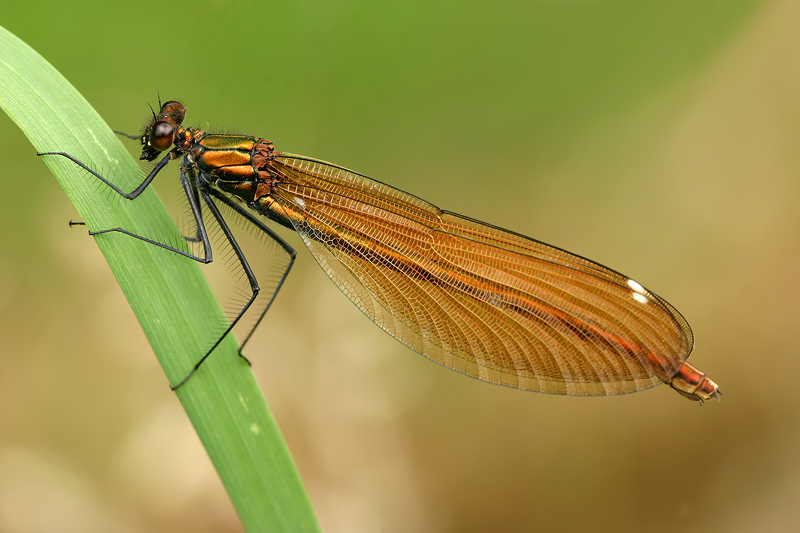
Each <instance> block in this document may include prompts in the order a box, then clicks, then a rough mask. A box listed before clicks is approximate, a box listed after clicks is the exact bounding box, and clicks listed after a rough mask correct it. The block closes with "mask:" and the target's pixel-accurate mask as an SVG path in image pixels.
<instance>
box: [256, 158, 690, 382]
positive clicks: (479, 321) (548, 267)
mask: <svg viewBox="0 0 800 533" xmlns="http://www.w3.org/2000/svg"><path fill="white" fill-rule="evenodd" d="M270 170H271V171H272V172H273V173H274V174H275V175H277V177H278V183H277V184H275V185H274V186H273V188H272V190H271V192H270V195H269V197H265V199H264V200H265V201H264V203H263V204H262V207H263V210H264V212H265V213H268V216H271V217H273V218H277V219H283V221H284V222H285V223H286V221H288V222H289V223H290V224H291V225H292V226H293V227H294V228H295V230H296V231H297V232H298V233H299V234H300V235H301V236H302V238H303V240H304V241H305V243H306V246H308V248H309V250H310V251H311V253H312V254H313V255H314V257H315V258H316V260H317V262H318V263H319V264H320V266H321V267H322V268H323V270H325V272H326V273H327V274H328V276H329V277H330V278H331V279H332V280H333V282H334V283H336V285H337V286H338V287H339V288H340V289H341V290H342V292H344V293H345V295H346V296H347V297H348V298H349V299H350V300H351V301H352V302H353V303H354V304H356V305H357V306H358V308H359V309H361V311H363V312H364V314H366V315H367V316H368V317H369V318H370V319H371V320H372V321H374V322H375V323H376V324H377V325H378V326H380V327H381V328H382V329H383V330H384V331H386V332H387V333H389V334H390V335H392V336H393V337H395V338H396V339H398V340H399V341H400V342H402V343H403V344H405V345H406V346H408V347H410V348H411V349H413V350H415V351H417V352H419V353H421V354H422V355H424V356H426V357H428V358H430V359H432V360H433V361H436V362H438V363H440V364H442V365H444V366H446V367H449V368H452V369H454V370H456V371H458V372H461V373H464V374H467V375H469V376H472V377H475V378H477V379H480V380H483V381H488V382H492V383H498V384H501V385H506V386H509V387H515V388H520V389H526V390H532V391H539V392H547V393H554V394H570V395H579V396H590V395H593V396H594V395H614V394H623V393H628V392H635V391H639V390H643V389H647V388H650V387H652V386H654V385H657V384H659V383H662V382H668V381H670V379H671V378H672V377H673V376H674V375H675V373H676V372H677V371H678V369H679V368H680V367H681V365H682V364H683V361H684V360H685V359H686V357H687V356H688V355H689V353H690V352H691V350H692V347H693V338H692V332H691V329H690V328H689V326H688V324H687V323H686V321H685V320H684V318H683V317H682V316H681V315H680V313H678V312H677V311H676V310H675V309H674V308H673V307H672V306H671V305H669V304H668V303H667V302H666V301H664V300H663V299H662V298H660V297H659V296H657V295H656V294H654V293H652V292H650V291H648V290H647V289H645V288H643V287H642V286H641V285H640V284H638V283H637V282H635V281H633V280H631V279H630V278H628V277H626V276H623V275H622V274H620V273H618V272H616V271H614V270H611V269H609V268H606V267H604V266H602V265H600V264H598V263H595V262H593V261H590V260H588V259H585V258H583V257H580V256H577V255H575V254H571V253H569V252H567V251H565V250H561V249H559V248H556V247H553V246H549V245H547V244H544V243H542V242H539V241H536V240H533V239H530V238H528V237H525V236H522V235H519V234H516V233H513V232H510V231H507V230H504V229H502V228H498V227H495V226H491V225H489V224H485V223H483V222H479V221H476V220H472V219H469V218H466V217H462V216H460V215H457V214H454V213H449V212H446V211H442V210H441V209H439V208H437V207H435V206H433V205H431V204H429V203H427V202H425V201H423V200H421V199H419V198H417V197H415V196H412V195H410V194H407V193H405V192H403V191H400V190H398V189H394V188H392V187H390V186H388V185H386V184H383V183H380V182H378V181H375V180H372V179H369V178H367V177H366V176H363V175H360V174H358V173H355V172H352V171H349V170H347V169H344V168H342V167H339V166H336V165H332V164H330V163H326V162H323V161H318V160H314V159H310V158H306V157H304V156H298V155H292V154H281V155H279V156H277V157H276V158H275V159H273V160H272V161H271V162H270Z"/></svg>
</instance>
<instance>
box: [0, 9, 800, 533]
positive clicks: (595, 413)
mask: <svg viewBox="0 0 800 533" xmlns="http://www.w3.org/2000/svg"><path fill="white" fill-rule="evenodd" d="M129 5H130V7H127V6H129ZM798 23H800V4H798V3H794V2H757V1H755V0H748V1H745V0H728V1H725V2H720V1H710V0H709V1H696V0H695V1H689V0H671V1H665V0H661V1H652V2H640V1H633V0H627V1H623V0H573V1H569V2H556V1H527V2H516V3H494V4H490V3H486V2H474V1H463V0H462V1H458V2H456V1H452V2H449V1H448V2H417V1H414V0H409V1H406V2H398V3H377V2H363V1H361V2H358V1H341V2H308V1H305V2H292V3H289V2H258V3H255V2H219V1H216V2H211V1H200V2H191V3H189V2H179V1H178V2H170V3H162V2H146V1H143V2H137V3H136V4H135V5H134V4H122V3H120V4H119V5H117V4H114V3H108V2H81V3H73V2H63V3H59V4H57V5H55V6H47V7H46V8H44V7H42V6H40V5H33V4H31V3H24V2H16V3H13V4H12V5H8V6H5V7H4V10H3V13H2V15H1V16H0V24H2V25H4V26H5V27H7V28H8V29H9V30H10V31H12V32H14V33H16V34H17V35H18V36H19V37H21V38H22V39H23V40H25V41H26V42H28V43H29V44H30V45H31V46H32V47H34V48H35V49H36V50H38V52H39V53H41V54H42V55H43V56H44V57H45V58H47V59H48V60H49V61H50V62H51V63H53V64H54V65H55V66H56V68H58V69H59V70H60V71H61V72H62V73H63V74H64V75H65V76H66V77H67V78H68V79H69V80H70V81H71V82H72V83H73V84H74V85H75V86H76V87H77V88H78V89H79V90H80V91H81V92H82V93H83V94H84V95H85V96H86V98H87V99H88V100H89V101H90V102H91V103H92V104H93V105H94V106H95V108H96V109H97V110H98V111H99V112H100V114H101V115H103V116H104V117H105V119H106V120H107V122H108V123H109V124H110V125H111V126H112V127H114V128H116V129H123V130H126V131H137V130H138V129H139V127H140V126H141V125H142V124H143V122H144V121H145V120H146V118H147V114H148V112H149V110H148V108H147V103H148V102H149V103H151V104H153V105H155V103H156V91H157V90H159V91H160V93H161V95H162V97H163V98H165V99H180V100H181V101H183V102H184V103H185V104H186V105H187V106H188V107H189V114H188V118H187V124H189V125H195V126H199V127H203V128H207V129H208V130H210V131H236V132H244V133H250V134H253V135H259V136H263V137H266V138H269V139H271V140H272V141H274V142H275V145H276V148H277V149H278V150H286V151H291V152H297V153H302V154H306V155H309V156H313V157H318V158H321V159H326V160H329V161H333V162H336V163H339V164H342V165H344V166H347V167H350V168H353V169H356V170H359V171H361V172H364V173H366V174H367V175H369V176H372V177H375V178H377V179H379V180H382V181H386V182H388V183H390V184H392V185H394V186H397V187H399V188H402V189H404V190H407V191H409V192H411V193H414V194H416V195H419V196H421V197H423V198H425V199H426V200H429V201H431V202H433V203H435V204H437V205H439V206H441V207H443V208H446V209H450V210H454V211H457V212H460V213H463V214H466V215H469V216H472V217H475V218H478V219H481V220H486V221H488V222H491V223H493V224H497V225H501V226H504V227H507V228H509V229H513V230H515V231H518V232H521V233H524V234H527V235H530V236H532V237H535V238H538V239H541V240H544V241H545V242H549V243H552V244H555V245H558V246H560V247H563V248H566V249H568V250H571V251H574V252H576V253H579V254H581V255H585V256H588V257H590V258H592V259H595V260H597V261H600V262H601V263H604V264H606V265H609V266H611V267H612V268H615V269H618V270H620V271H622V272H625V273H626V274H628V275H631V276H632V277H634V278H635V279H637V280H639V281H641V282H642V283H643V284H645V285H646V286H647V287H649V288H651V289H652V290H654V291H656V292H658V293H659V294H661V295H662V296H664V297H665V298H666V299H667V300H669V301H670V302H671V303H673V304H674V305H675V306H676V307H677V308H678V309H680V310H681V312H682V313H683V314H684V315H685V316H686V318H687V319H688V320H689V322H690V323H691V324H692V327H693V329H694V332H695V336H696V340H697V348H696V350H695V352H694V353H693V355H692V357H691V359H690V360H691V362H692V363H693V364H695V365H696V366H698V367H699V368H701V369H702V370H704V371H705V372H707V373H708V374H709V375H710V376H711V378H712V379H714V380H715V381H716V382H717V383H719V384H720V386H721V388H722V390H723V391H724V392H725V396H724V398H723V401H722V402H721V403H719V404H717V403H716V402H714V403H712V404H709V405H706V406H704V407H702V408H700V407H698V406H697V405H695V404H692V403H690V402H688V401H686V400H684V399H683V398H681V397H680V396H678V395H677V394H675V393H674V392H673V391H672V390H671V389H669V388H668V387H659V388H656V389H654V390H652V391H647V392H643V393H639V394H635V395H629V396H622V397H614V398H599V399H598V398H595V399H591V398H588V399H587V398H567V397H554V396H547V395H541V394H531V393H525V392H520V391H515V390H510V389H504V388H502V387H494V386H490V385H486V384H484V383H479V382H477V381H474V380H470V379H467V378H464V377H463V376H460V375H458V374H455V373H453V372H451V371H448V370H446V369H444V368H441V367H439V366H437V365H434V364H431V363H429V362H428V361H426V360H425V359H424V358H422V357H420V356H418V355H416V354H414V353H413V352H411V351H409V350H407V349H405V348H404V347H403V346H401V345H400V344H399V343H397V342H395V341H393V340H392V339H391V338H390V337H388V336H386V335H385V334H383V333H382V332H380V331H379V330H378V329H377V328H376V327H374V326H373V325H372V324H371V323H370V322H369V321H368V320H367V319H366V318H365V317H364V316H363V315H361V313H360V312H359V311H358V310H357V309H356V308H355V307H354V306H352V305H351V304H350V303H349V302H348V301H347V300H346V299H345V298H344V297H342V296H341V295H340V294H339V292H338V290H337V289H336V288H335V287H334V285H333V284H332V283H330V282H329V281H328V279H327V278H326V276H325V275H324V274H323V273H322V272H320V270H319V268H318V267H317V266H316V264H315V262H314V260H313V259H312V258H311V256H310V255H309V254H308V253H307V252H306V251H305V250H304V246H303V244H302V242H301V241H300V240H299V239H298V238H297V237H291V242H292V244H293V245H294V246H295V247H296V248H297V250H298V252H299V254H298V263H297V265H296V269H295V271H293V273H292V276H291V277H290V279H289V281H288V283H287V285H286V287H285V289H284V291H283V292H282V293H281V295H280V297H279V298H278V299H277V301H276V305H275V307H273V309H272V310H271V311H270V313H269V315H268V320H266V323H265V324H264V325H263V326H262V327H261V329H260V331H259V332H258V334H257V337H256V338H255V340H254V341H253V344H252V345H250V346H249V347H248V348H249V349H248V351H247V353H248V355H249V357H250V359H251V360H253V362H254V367H253V368H254V371H255V373H256V374H257V377H258V379H259V381H260V382H261V384H262V386H263V388H264V391H265V394H266V396H267V399H268V401H269V402H270V404H271V406H272V407H273V409H274V411H275V414H276V416H277V418H278V421H279V423H280V424H281V427H282V429H283V431H284V433H285V436H286V439H287V441H288V444H289V447H290V449H291V450H292V453H293V455H294V457H295V460H296V462H297V464H298V468H299V470H300V473H301V475H302V477H303V479H304V481H305V483H306V486H307V489H308V491H309V494H310V497H311V500H312V502H313V504H314V506H315V508H316V510H317V513H318V515H319V518H320V521H321V523H322V525H323V528H324V529H325V530H326V531H347V532H352V531H367V532H371V531H414V532H424V531H436V532H439V531H489V530H493V531H587V530H592V531H634V530H642V529H647V530H648V531H673V530H675V529H680V530H684V531H701V530H702V531H706V530H708V529H710V528H715V529H716V530H720V531H753V530H756V529H759V530H773V531H778V530H782V531H787V530H793V529H796V528H798V527H800V513H798V510H797V501H798V498H800V455H799V454H798V452H797V450H798V448H799V447H800V415H798V410H797V408H796V406H797V403H798V400H797V398H796V394H795V391H794V388H795V387H794V385H795V380H794V377H793V376H795V375H797V374H798V370H800V358H798V357H797V355H798V347H797V342H796V331H797V328H798V326H797V323H798V311H800V309H798V296H800V282H798V276H797V275H796V273H794V274H793V271H794V269H795V268H797V267H796V264H797V261H795V260H797V259H800V257H798V256H800V247H798V239H797V237H798V234H799V233H798V230H800V210H798V208H797V199H798V176H800V150H798V149H797V146H798V141H800V126H798V124H800V120H798V118H800V96H798V95H800V90H798V89H800V42H799V41H800V36H798V32H797V26H798ZM2 53H3V51H2V50H0V54H2ZM0 139H2V142H1V143H0V169H2V177H0V179H2V180H3V183H4V184H5V186H4V194H2V195H0V222H2V230H0V323H1V324H2V327H0V531H55V530H58V531H108V530H114V531H130V532H137V531H239V530H241V525H240V524H239V522H238V519H237V518H236V516H235V514H234V512H233V508H232V506H231V504H230V502H229V500H228V499H227V496H226V494H225V493H224V491H223V489H222V487H221V485H220V483H219V481H218V479H217V478H216V474H215V472H214V471H213V469H212V468H211V465H210V463H209V462H208V459H207V458H206V456H205V454H204V451H203V449H202V448H201V447H200V444H199V442H198V441H197V437H196V436H195V435H194V433H193V431H192V429H191V427H190V426H189V424H188V422H187V420H186V419H185V417H184V415H183V412H182V410H181V408H180V405H179V404H178V402H177V400H176V399H175V397H174V395H173V394H172V393H171V392H170V390H169V388H168V385H167V381H166V379H165V377H164V376H163V374H162V373H161V370H160V368H159V367H158V365H157V363H156V361H155V358H154V357H152V355H151V351H150V348H149V346H148V344H147V342H146V340H145V339H144V336H143V335H142V333H141V330H140V328H139V326H138V324H137V323H136V321H135V319H134V317H133V315H132V313H131V312H130V310H129V308H128V306H127V303H126V302H125V300H124V299H123V297H122V294H121V293H120V291H119V289H118V287H117V285H116V283H115V281H114V279H113V278H112V276H111V274H110V272H109V270H108V267H107V265H106V264H105V262H104V261H103V258H102V256H101V255H100V253H99V252H98V250H97V247H96V246H95V245H94V242H93V241H92V239H91V238H89V237H87V236H86V235H85V233H84V232H83V231H82V230H70V229H69V228H68V227H67V221H69V220H70V219H73V218H76V214H75V212H74V209H73V208H72V207H71V205H70V203H69V202H68V200H67V199H66V197H65V195H64V194H63V192H62V191H61V190H60V189H59V188H58V186H57V184H56V182H55V179H54V178H53V177H52V175H50V173H49V172H48V170H47V169H46V167H45V165H44V164H43V163H42V162H41V161H40V160H39V159H38V158H37V157H36V156H35V154H34V150H33V148H32V147H31V146H30V144H29V143H28V142H27V141H26V139H25V138H24V136H23V135H22V134H21V133H20V132H19V131H18V130H17V129H16V128H15V126H14V125H13V124H12V123H11V122H10V120H8V119H7V118H6V117H5V116H4V115H3V116H0ZM131 151H132V153H134V152H136V150H135V146H133V145H132V146H131ZM176 177H177V169H176V168H174V167H172V168H170V169H168V170H166V171H165V172H164V175H163V176H159V179H158V180H156V187H157V188H158V189H159V191H162V192H164V193H167V194H164V195H163V196H167V197H169V195H170V193H173V192H174V191H175V189H176V185H175V183H176ZM175 211H177V207H176V209H175ZM792 265H795V266H794V267H793V266H792ZM756 371H757V372H756ZM759 376H760V377H759Z"/></svg>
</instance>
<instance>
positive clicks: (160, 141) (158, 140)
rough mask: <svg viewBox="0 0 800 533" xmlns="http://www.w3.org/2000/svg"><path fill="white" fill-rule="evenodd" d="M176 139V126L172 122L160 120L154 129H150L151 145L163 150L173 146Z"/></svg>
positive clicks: (160, 150)
mask: <svg viewBox="0 0 800 533" xmlns="http://www.w3.org/2000/svg"><path fill="white" fill-rule="evenodd" d="M174 140H175V128H173V127H172V124H170V123H169V122H166V121H164V120H159V121H158V122H156V123H155V124H154V125H153V129H152V130H151V131H150V146H152V147H153V148H155V149H156V150H158V151H159V152H163V151H164V150H168V149H169V147H170V146H172V142H173V141H174Z"/></svg>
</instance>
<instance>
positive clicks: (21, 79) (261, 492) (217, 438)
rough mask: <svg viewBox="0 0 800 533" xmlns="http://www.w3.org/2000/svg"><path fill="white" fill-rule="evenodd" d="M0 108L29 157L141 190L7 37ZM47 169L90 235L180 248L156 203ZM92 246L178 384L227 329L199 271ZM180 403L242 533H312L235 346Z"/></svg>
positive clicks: (131, 168) (78, 105)
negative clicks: (26, 143)
mask: <svg viewBox="0 0 800 533" xmlns="http://www.w3.org/2000/svg"><path fill="white" fill-rule="evenodd" d="M0 107H2V108H3V110H4V111H5V112H6V113H7V114H8V115H9V117H11V119H12V120H13V121H14V122H15V123H16V124H17V125H18V126H19V127H20V129H21V130H22V131H23V132H24V133H25V135H26V136H27V137H28V139H29V140H30V141H31V143H32V144H33V147H34V148H35V149H34V148H32V149H31V151H30V154H28V156H29V157H36V155H35V152H36V151H40V152H45V151H62V152H68V153H70V154H72V155H74V156H75V157H77V158H78V159H80V160H81V161H83V162H84V163H86V164H87V165H88V166H89V167H91V168H94V169H96V170H98V171H99V172H101V173H104V175H106V176H109V177H110V178H111V179H112V180H113V181H115V183H117V184H119V185H121V186H122V187H123V189H127V190H131V189H132V188H133V186H134V185H135V184H136V183H137V182H138V181H140V180H141V178H142V175H141V171H140V170H139V168H138V166H137V165H136V164H135V163H134V162H133V160H132V159H131V157H130V155H129V154H128V152H127V151H126V150H125V148H124V147H123V145H122V144H121V142H120V141H119V140H118V139H117V138H116V136H115V135H114V133H113V132H112V131H111V130H110V129H109V127H108V126H107V125H106V124H105V123H104V122H103V120H102V119H101V118H100V117H99V116H98V114H97V113H96V112H95V111H94V109H92V107H91V106H90V105H89V103H88V102H87V101H86V100H85V99H84V98H83V97H82V96H81V95H80V94H78V92H77V91H76V90H75V88H74V87H72V85H70V83H69V82H68V81H67V80H66V79H64V78H63V77H62V76H61V74H59V73H58V71H56V70H55V69H54V68H53V67H52V65H50V64H49V63H48V62H47V61H45V60H44V59H43V58H42V57H41V56H39V55H38V54H37V53H36V52H35V51H34V50H32V49H31V48H30V47H28V46H27V45H26V44H25V43H23V42H21V41H20V40H19V39H17V38H16V37H15V36H14V35H12V34H10V33H9V32H7V31H6V30H5V29H3V28H2V27H0ZM21 157H25V155H24V154H21ZM42 159H43V160H44V162H45V163H46V164H47V166H48V167H50V169H51V170H52V172H53V174H54V175H55V176H56V178H57V179H58V181H59V182H60V183H61V185H62V186H63V188H64V190H65V191H66V192H67V195H68V196H69V198H70V199H71V200H72V202H73V203H74V204H75V207H76V208H77V210H78V212H79V213H80V215H81V216H82V217H83V220H84V221H85V222H86V223H87V226H88V227H89V228H92V229H101V228H112V227H124V228H126V229H129V230H131V231H135V232H137V233H140V234H144V235H149V236H157V237H165V238H167V239H171V240H172V242H176V241H178V240H180V239H181V236H180V233H179V232H178V229H177V227H176V226H175V224H174V222H173V221H172V219H171V217H170V216H169V214H168V213H167V212H166V210H165V209H164V206H163V204H162V203H161V201H160V200H159V198H158V197H157V196H156V194H155V192H154V191H152V190H148V191H146V192H145V193H144V194H142V195H141V196H140V197H139V198H137V199H136V200H135V201H129V200H125V199H123V198H120V197H119V196H118V195H116V194H114V193H113V192H112V191H110V190H109V189H108V188H107V187H105V186H104V185H103V184H102V183H99V181H98V180H97V179H96V178H94V177H92V176H90V175H88V174H87V173H86V172H84V171H82V170H81V169H79V168H78V167H77V166H75V165H74V164H72V163H71V162H69V161H67V160H66V159H64V158H61V157H44V158H42ZM76 238H81V237H80V235H76ZM85 238H89V237H85ZM96 241H97V244H98V246H99V247H100V250H101V251H102V253H103V254H104V255H105V257H106V259H107V260H108V263H109V265H110V266H111V269H112V271H113V272H114V275H115V276H116V278H117V280H118V281H119V284H120V286H121V287H122V290H123V292H124V293H125V296H126V297H127V299H128V301H129V302H130V305H131V307H132V308H133V311H134V312H135V314H136V316H137V318H138V319H139V322H140V323H141V325H142V329H143V330H144V332H145V335H146V336H147V338H148V340H149V341H150V344H151V346H152V348H153V351H154V352H155V354H156V357H157V358H158V361H159V363H160V364H161V366H162V368H163V369H164V372H165V373H166V375H167V378H168V379H169V382H170V383H177V382H179V381H180V380H181V378H183V377H184V376H185V375H186V374H187V372H188V371H189V369H191V368H192V365H193V364H194V363H195V362H196V360H197V359H198V357H199V356H200V355H202V353H203V350H204V347H207V346H208V341H209V334H210V333H209V332H212V331H218V326H219V324H220V320H221V319H222V312H221V310H220V308H219V305H218V303H217V302H216V300H215V298H214V296H213V294H212V292H211V290H210V289H209V287H208V284H207V282H206V280H205V278H204V277H203V275H202V273H201V271H200V269H199V268H198V265H197V264H196V263H195V262H193V261H191V260H187V259H185V258H182V257H179V256H178V255H177V254H174V253H169V252H166V251H164V250H161V249H159V248H157V247H155V246H151V245H147V244H146V243H143V242H141V241H137V240H136V239H132V238H127V237H125V236H124V235H120V234H105V235H101V236H98V237H97V238H96ZM86 327H87V329H88V328H90V327H91V325H90V324H87V326H86ZM164 386H165V387H166V386H167V383H164ZM176 394H177V396H178V399H179V400H180V402H181V403H182V405H183V407H184V409H185V410H186V413H187V414H188V415H189V418H190V419H191V421H192V424H193V425H194V427H195V429H196V431H197V434H198V436H199V437H200V440H201V441H202V442H203V445H204V446H205V448H206V450H207V452H208V454H209V456H210V458H211V461H212V462H213V464H214V467H215V468H216V470H217V472H218V473H219V475H220V477H221V478H222V481H223V483H224V485H225V487H226V489H227V491H228V494H229V495H230V497H231V500H232V501H233V504H234V506H235V507H236V510H237V512H238V513H239V516H240V518H241V520H242V522H243V524H244V526H245V527H246V528H247V529H248V530H249V531H292V532H294V531H318V530H319V526H318V523H317V520H316V517H315V515H314V512H313V510H312V508H311V505H310V503H309V501H308V497H307V495H306V493H305V490H304V488H303V486H302V484H301V482H300V478H299V476H298V474H297V471H296V469H295V466H294V463H293V461H292V458H291V456H290V454H289V451H288V449H287V448H286V444H285V443H284V441H283V438H282V436H281V434H280V431H279V430H278V427H277V425H276V423H275V420H274V418H273V417H272V415H271V413H270V412H269V410H268V408H267V404H266V401H265V399H264V396H263V395H262V393H261V391H260V389H259V388H258V385H257V383H256V381H255V379H254V377H253V374H252V372H251V371H250V369H249V367H248V366H247V364H246V363H245V362H244V361H243V360H242V359H240V358H239V357H238V356H237V344H236V340H235V339H234V338H233V337H232V336H229V337H228V338H227V339H225V341H224V342H223V343H221V345H220V346H219V347H218V348H217V350H215V352H214V353H213V354H212V356H211V357H210V358H209V359H208V361H207V362H206V363H205V364H204V365H203V367H201V369H200V370H199V371H198V372H197V374H196V375H195V376H194V377H192V379H190V380H189V382H187V383H186V385H184V386H183V387H181V388H180V389H178V391H177V393H176Z"/></svg>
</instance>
